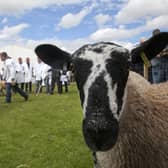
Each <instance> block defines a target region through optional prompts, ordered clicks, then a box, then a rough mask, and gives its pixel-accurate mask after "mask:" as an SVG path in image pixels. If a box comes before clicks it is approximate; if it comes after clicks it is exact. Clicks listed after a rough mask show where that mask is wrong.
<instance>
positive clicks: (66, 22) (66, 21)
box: [57, 3, 96, 30]
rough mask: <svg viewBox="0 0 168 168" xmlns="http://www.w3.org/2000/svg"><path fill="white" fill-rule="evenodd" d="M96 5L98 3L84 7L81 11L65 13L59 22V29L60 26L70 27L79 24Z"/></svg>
mask: <svg viewBox="0 0 168 168" xmlns="http://www.w3.org/2000/svg"><path fill="white" fill-rule="evenodd" d="M95 7H96V4H95V3H94V4H92V5H91V6H90V7H85V8H83V9H82V10H81V11H80V12H79V13H76V14H72V13H68V14H66V15H64V16H63V17H62V18H61V21H60V22H59V24H58V27H57V30H59V28H65V29H69V28H72V27H76V26H78V25H79V24H80V23H81V22H82V20H83V19H84V18H85V17H86V16H87V15H88V14H89V13H90V12H91V11H92V10H93V9H94V8H95Z"/></svg>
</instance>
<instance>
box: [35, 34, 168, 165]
mask: <svg viewBox="0 0 168 168" xmlns="http://www.w3.org/2000/svg"><path fill="white" fill-rule="evenodd" d="M166 44H168V33H167V32H163V33H160V34H158V35H156V36H154V37H151V38H150V39H149V40H147V41H146V42H144V43H143V44H142V45H140V46H137V47H136V48H134V49H133V50H132V51H131V52H129V51H128V50H127V49H125V48H123V47H122V46H120V45H117V44H114V43H110V42H99V43H95V44H91V45H85V46H83V47H81V48H80V49H78V50H77V51H76V52H74V53H73V54H72V55H71V54H69V53H67V52H65V51H63V50H61V49H59V48H58V47H56V46H53V45H50V44H42V45H39V46H37V47H36V49H35V52H36V54H37V56H39V57H40V58H41V59H42V60H43V61H44V62H45V63H47V64H49V65H51V66H53V67H57V68H61V67H62V65H63V63H65V62H67V63H68V62H70V61H72V62H73V64H74V68H75V77H76V83H77V87H78V90H79V95H80V100H81V106H82V109H83V116H84V119H83V135H84V138H85V141H86V144H87V145H88V147H89V148H90V149H91V151H92V152H93V157H94V164H95V168H167V167H168V89H166V87H167V85H168V83H165V84H162V85H151V84H150V83H149V82H148V81H146V80H145V79H144V78H143V77H141V76H140V75H138V74H137V73H135V72H132V71H130V70H129V65H130V62H129V57H130V56H131V57H132V62H133V63H138V62H141V61H142V59H141V56H140V55H141V53H142V52H143V53H145V55H146V56H147V57H148V58H149V59H152V58H153V57H154V56H155V55H157V54H158V53H159V52H160V51H161V50H162V49H163V48H164V47H165V46H166ZM164 88H165V90H164ZM167 88H168V87H167ZM162 94H163V95H165V96H162Z"/></svg>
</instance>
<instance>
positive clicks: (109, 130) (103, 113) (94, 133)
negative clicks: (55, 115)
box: [73, 42, 128, 150]
mask: <svg viewBox="0 0 168 168" xmlns="http://www.w3.org/2000/svg"><path fill="white" fill-rule="evenodd" d="M73 58H74V66H75V70H76V75H75V76H76V81H77V86H78V89H79V93H80V98H81V104H82V107H83V113H84V122H83V132H84V137H85V140H86V143H87V144H88V146H89V147H90V148H91V149H92V150H107V149H109V148H111V147H112V146H113V145H114V144H115V141H116V139H117V135H118V121H119V118H120V116H121V114H122V111H123V107H124V103H125V100H126V82H127V78H128V51H127V50H126V49H125V48H123V47H121V46H118V45H116V44H113V43H104V42H102V43H96V44H93V45H86V46H84V47H82V48H80V49H79V50H78V51H76V52H75V53H74V54H73Z"/></svg>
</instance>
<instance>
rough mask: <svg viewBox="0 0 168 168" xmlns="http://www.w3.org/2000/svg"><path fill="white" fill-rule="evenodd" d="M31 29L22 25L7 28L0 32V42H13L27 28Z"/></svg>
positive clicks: (26, 25)
mask: <svg viewBox="0 0 168 168" xmlns="http://www.w3.org/2000/svg"><path fill="white" fill-rule="evenodd" d="M27 27H29V25H28V24H25V23H22V24H19V25H15V26H11V27H8V26H5V27H4V28H3V29H2V30H0V40H11V41H12V40H13V39H14V38H15V37H17V36H18V35H19V33H21V32H22V31H23V30H24V29H25V28H27Z"/></svg>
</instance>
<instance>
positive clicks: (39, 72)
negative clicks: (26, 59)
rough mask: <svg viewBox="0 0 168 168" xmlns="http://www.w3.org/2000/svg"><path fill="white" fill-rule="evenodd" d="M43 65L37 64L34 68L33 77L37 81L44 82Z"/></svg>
mask: <svg viewBox="0 0 168 168" xmlns="http://www.w3.org/2000/svg"><path fill="white" fill-rule="evenodd" d="M42 66H43V63H36V64H35V65H34V67H33V75H34V76H35V80H36V81H40V80H42V68H43V67H42Z"/></svg>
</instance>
